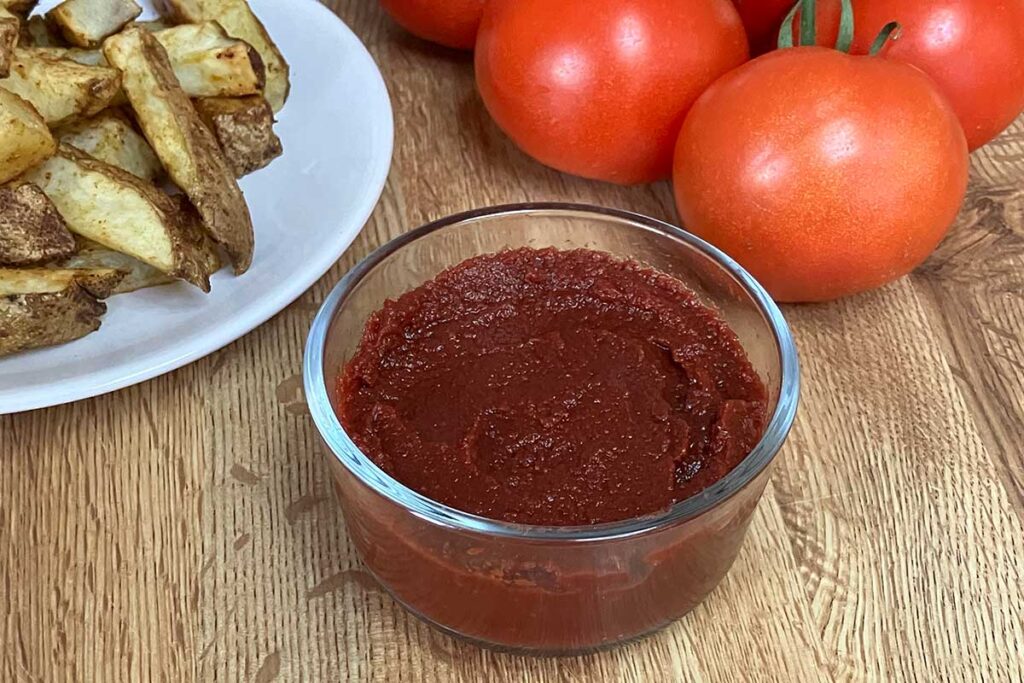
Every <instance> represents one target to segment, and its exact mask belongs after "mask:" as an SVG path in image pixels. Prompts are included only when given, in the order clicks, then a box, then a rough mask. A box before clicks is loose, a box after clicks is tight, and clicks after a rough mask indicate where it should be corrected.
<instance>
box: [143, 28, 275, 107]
mask: <svg viewBox="0 0 1024 683" xmlns="http://www.w3.org/2000/svg"><path fill="white" fill-rule="evenodd" d="M153 35H155V36H156V39H157V40H159V41H160V44H161V45H163V46H164V49H165V50H167V56H168V57H169V58H170V60H171V66H172V67H173V68H174V75H175V76H177V78H178V81H179V82H180V83H181V87H182V88H183V89H184V90H185V92H186V93H188V94H189V96H190V97H241V96H244V95H255V94H258V93H260V92H262V91H263V86H264V84H265V82H266V71H265V69H264V67H263V60H262V59H261V58H260V55H259V53H258V52H256V50H254V49H253V48H252V46H250V45H249V44H248V43H245V42H243V41H241V40H238V39H236V38H229V37H228V34H226V33H224V29H222V28H221V27H220V24H218V23H217V22H215V21H206V22H203V23H201V24H182V25H181V26H175V27H174V28H169V29H166V30H164V31H157V32H156V33H154V34H153Z"/></svg>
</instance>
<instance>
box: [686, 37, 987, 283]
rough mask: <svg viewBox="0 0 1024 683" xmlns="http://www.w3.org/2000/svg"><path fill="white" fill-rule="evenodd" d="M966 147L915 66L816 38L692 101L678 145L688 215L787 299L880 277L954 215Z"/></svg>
mask: <svg viewBox="0 0 1024 683" xmlns="http://www.w3.org/2000/svg"><path fill="white" fill-rule="evenodd" d="M967 167H968V159H967V144H966V142H965V140H964V134H963V131H962V130H961V129H960V124H959V123H958V122H957V119H956V116H955V114H954V113H953V110H952V108H951V107H950V106H949V104H948V102H947V101H946V100H945V98H943V97H942V95H940V94H939V92H938V91H937V90H936V88H935V86H934V85H933V84H932V82H931V80H930V79H929V78H928V77H927V76H925V75H924V74H923V73H921V72H920V71H919V70H917V69H915V68H913V67H911V66H908V65H906V64H902V63H900V62H894V61H891V60H886V59H881V58H878V57H863V56H860V57H857V56H850V55H847V54H844V53H842V52H838V51H836V50H831V49H826V48H821V47H797V48H791V49H786V50H779V51H776V52H770V53H768V54H767V55H765V56H763V57H759V58H758V59H755V60H754V61H752V62H749V63H748V64H745V65H743V66H742V67H740V68H738V69H736V70H734V71H732V72H730V73H728V74H726V75H725V76H723V77H722V78H720V79H719V80H718V81H717V82H716V83H715V84H714V85H712V86H711V87H710V88H709V89H708V90H707V91H706V92H705V93H704V94H703V95H702V96H701V98H700V99H699V100H698V101H697V103H696V104H694V106H693V108H692V109H691V110H690V114H689V116H688V117H687V119H686V122H685V123H684V125H683V129H682V132H681V133H680V136H679V143H678V146H677V148H676V157H675V174H674V181H675V191H676V202H677V204H678V207H679V213H680V216H681V217H682V220H683V224H684V225H685V226H686V227H687V228H688V229H690V230H692V231H693V232H695V233H696V234H698V235H701V236H702V237H704V238H705V239H707V240H709V241H710V242H712V243H713V244H715V245H717V246H719V247H721V248H722V249H724V250H725V251H726V252H727V253H729V254H730V255H732V256H733V257H734V258H736V259H737V260H738V261H739V262H740V263H741V264H743V265H744V266H746V268H747V269H748V270H750V272H751V273H753V275H754V276H755V277H756V278H758V279H759V280H760V281H761V283H762V284H764V285H765V287H766V288H767V289H768V291H769V292H770V293H771V294H772V295H773V296H774V297H775V298H776V299H778V300H780V301H824V300H828V299H834V298H837V297H841V296H845V295H848V294H854V293H856V292H860V291H864V290H867V289H871V288H873V287H877V286H879V285H882V284H884V283H886V282H889V281H891V280H894V279H896V278H898V277H900V276H902V275H905V274H906V273H908V272H910V271H911V270H912V269H913V268H914V267H916V266H917V265H918V264H920V263H921V262H922V261H923V260H924V259H925V258H926V257H927V256H928V254H929V253H931V251H932V250H933V249H934V248H935V246H936V245H937V244H938V243H939V241H940V240H941V239H942V237H943V236H944V235H945V234H946V231H947V230H948V229H949V226H950V225H951V224H952V222H953V220H954V219H955V218H956V215H957V211H958V209H959V207H960V203H961V201H962V200H963V196H964V193H965V191H966V188H967Z"/></svg>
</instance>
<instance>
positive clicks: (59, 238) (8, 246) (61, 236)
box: [0, 183, 76, 266]
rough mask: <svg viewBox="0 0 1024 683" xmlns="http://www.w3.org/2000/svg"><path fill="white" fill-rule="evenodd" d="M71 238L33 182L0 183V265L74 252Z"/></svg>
mask: <svg viewBox="0 0 1024 683" xmlns="http://www.w3.org/2000/svg"><path fill="white" fill-rule="evenodd" d="M75 249H76V245H75V238H74V236H73V235H72V234H71V232H70V231H69V230H68V226H67V225H65V223H64V219H63V218H62V217H61V215H60V213H58V212H57V207H55V206H54V205H53V202H52V201H50V198H49V197H47V196H46V194H45V193H43V191H42V190H40V189H39V188H38V187H36V186H35V185H32V184H31V183H22V184H20V185H14V186H7V187H0V265H5V266H27V265H31V264H33V263H42V262H43V261H52V260H55V259H62V258H67V257H69V256H71V255H72V254H73V253H75Z"/></svg>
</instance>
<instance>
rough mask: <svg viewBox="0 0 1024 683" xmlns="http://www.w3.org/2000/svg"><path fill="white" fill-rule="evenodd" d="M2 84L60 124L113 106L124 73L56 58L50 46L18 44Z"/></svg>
mask: <svg viewBox="0 0 1024 683" xmlns="http://www.w3.org/2000/svg"><path fill="white" fill-rule="evenodd" d="M0 88H4V89H5V90H8V91H10V92H13V93H14V94H16V95H18V96H20V97H22V98H24V99H26V100H28V101H29V102H31V103H32V106H34V107H35V108H36V110H37V111H38V112H39V113H40V114H41V115H42V117H43V119H44V120H45V121H46V124H47V125H48V126H51V127H57V126H63V125H66V124H68V123H71V122H72V121H77V120H78V119H82V118H88V117H90V116H93V115H95V114H98V113H99V112H101V111H102V110H104V109H106V108H107V107H108V106H110V105H111V103H112V102H113V101H114V99H115V97H117V95H118V93H119V92H120V91H121V74H120V72H119V71H118V70H117V69H112V68H110V67H106V66H87V65H84V64H79V63H78V62H74V61H71V60H69V59H61V58H57V57H54V56H52V54H51V53H50V52H49V51H47V50H37V49H35V48H18V49H16V50H15V51H14V60H13V61H12V62H11V70H10V74H9V75H8V77H7V78H5V79H3V80H0Z"/></svg>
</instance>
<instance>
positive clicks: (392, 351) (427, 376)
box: [338, 249, 767, 526]
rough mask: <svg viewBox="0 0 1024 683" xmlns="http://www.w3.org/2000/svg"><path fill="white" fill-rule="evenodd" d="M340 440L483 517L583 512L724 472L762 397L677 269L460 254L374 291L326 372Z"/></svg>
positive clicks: (656, 502) (721, 327) (756, 431)
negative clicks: (353, 345) (332, 382)
mask: <svg viewBox="0 0 1024 683" xmlns="http://www.w3.org/2000/svg"><path fill="white" fill-rule="evenodd" d="M339 396H340V405H339V408H338V411H339V418H340V420H341V422H342V424H343V426H344V427H345V429H346V430H347V432H348V433H349V435H350V436H351V437H352V439H353V440H354V441H355V443H356V445H358V446H359V447H360V449H361V450H362V451H363V452H364V453H365V454H366V455H367V456H369V457H370V458H371V459H372V460H373V461H374V462H375V463H376V464H377V465H379V466H380V467H381V468H382V469H383V470H384V471H385V472H387V473H388V474H390V475H391V476H392V477H394V478H395V479H397V480H398V481H399V482H401V483H403V484H405V485H406V486H408V487H410V488H412V489H413V490H415V491H417V492H419V493H421V494H423V495H425V496H427V497H429V498H431V499H433V500H435V501H438V502H440V503H444V504H446V505H448V506H451V507H454V508H457V509H459V510H463V511H466V512H470V513H473V514H476V515H480V516H483V517H488V518H491V519H496V520H503V521H508V522H516V523H523V524H535V525H552V526H566V525H585V524H595V523H602V522H612V521H618V520H624V519H628V518H632V517H637V516H642V515H646V514H650V513H655V512H659V511H662V510H664V509H666V508H668V507H669V506H671V505H672V504H673V503H676V502H678V501H680V500H683V499H685V498H687V497H689V496H692V495H693V494H695V493H697V492H699V491H701V490H702V489H704V488H705V487H707V486H708V485H710V484H712V483H714V482H715V481H717V480H718V479H720V478H722V477H723V476H725V474H727V473H728V472H729V471H730V470H732V469H733V468H734V467H735V466H736V465H737V464H738V463H739V462H740V461H741V460H742V459H743V458H744V457H745V456H746V455H747V454H748V453H749V452H750V450H751V449H752V448H753V447H754V445H755V444H756V443H757V441H758V440H759V439H760V437H761V434H762V431H763V429H764V425H765V419H766V407H767V397H766V391H765V388H764V385H763V384H762V382H761V379H760V378H759V377H758V375H757V373H756V372H755V370H754V369H753V367H752V366H751V364H750V362H749V360H748V359H747V356H746V354H745V352H744V350H743V348H742V347H741V346H740V343H739V341H738V339H737V338H736V335H735V334H734V333H733V332H732V330H731V329H730V328H729V327H728V326H727V325H726V323H725V322H724V321H723V320H722V319H721V318H720V317H719V315H718V314H717V313H716V312H715V311H713V310H711V309H709V308H707V307H706V306H704V305H702V304H701V303H700V301H699V300H698V298H697V297H696V295H695V294H694V293H693V292H692V291H690V290H689V289H688V288H687V287H686V286H685V285H684V284H683V283H682V282H680V281H679V280H677V279H675V278H672V277H670V276H668V275H665V274H662V273H659V272H657V271H654V270H651V269H650V268H646V267H644V266H641V265H639V264H637V263H633V262H628V261H619V260H616V259H614V258H612V257H611V256H609V255H606V254H603V253H599V252H595V251H589V250H575V251H558V250H555V249H541V250H535V249H517V250H513V251H505V252H501V253H497V254H491V255H485V256H479V257H475V258H472V259H469V260H467V261H465V262H463V263H461V264H459V265H458V266H455V267H454V268H451V269H449V270H447V271H445V272H443V273H441V274H440V275H439V276H437V277H436V278H435V279H434V280H432V281H430V282H428V283H426V284H424V285H422V286H420V287H418V288H416V289H414V290H412V291H410V292H407V293H406V294H404V295H403V296H401V297H399V298H398V299H397V300H394V301H388V302H387V303H386V304H385V305H384V307H383V308H382V309H381V310H380V311H378V312H377V313H375V314H374V315H373V316H372V317H371V318H370V320H369V322H368V323H367V326H366V330H365V333H364V336H363V339H362V342H361V344H360V346H359V349H358V350H357V352H356V354H355V356H354V357H353V358H352V360H351V361H350V362H349V363H348V365H347V366H346V367H345V369H344V371H343V372H342V375H341V377H340V378H339Z"/></svg>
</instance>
